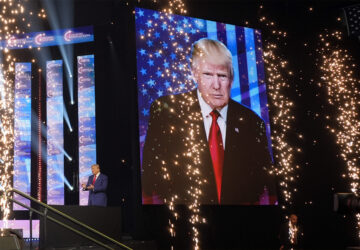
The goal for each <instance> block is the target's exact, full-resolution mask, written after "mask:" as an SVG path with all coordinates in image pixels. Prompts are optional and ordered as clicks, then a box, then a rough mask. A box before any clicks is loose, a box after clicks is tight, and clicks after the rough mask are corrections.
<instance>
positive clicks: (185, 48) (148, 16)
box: [135, 8, 271, 155]
mask: <svg viewBox="0 0 360 250" xmlns="http://www.w3.org/2000/svg"><path fill="white" fill-rule="evenodd" d="M135 18H136V48H137V52H136V54H137V77H138V78H137V80H138V109H139V110H138V112H139V135H140V153H141V155H142V150H143V146H144V141H145V137H146V131H147V123H148V120H149V115H150V106H151V103H152V102H153V101H154V100H156V99H157V98H159V97H161V96H165V95H172V94H178V93H183V92H188V91H190V90H192V89H194V88H196V84H195V83H193V82H192V83H191V84H186V83H188V82H189V77H190V75H189V73H188V71H184V68H185V67H189V66H190V65H189V62H190V59H189V56H190V53H188V52H189V48H191V45H192V44H193V43H194V42H195V41H197V40H199V39H201V38H205V37H208V38H211V39H215V40H219V41H221V42H223V43H224V44H225V45H226V46H227V47H228V49H229V50H230V52H231V54H232V58H233V66H234V83H233V86H232V89H231V98H232V99H234V100H235V101H237V102H240V103H241V104H243V105H245V106H247V107H249V108H251V109H252V110H253V111H255V112H256V113H257V114H258V115H259V116H260V117H261V118H262V119H263V120H264V121H265V123H266V128H267V136H268V141H269V148H270V152H271V147H270V145H271V143H270V122H269V112H268V108H267V95H266V85H265V75H264V63H263V59H262V44H261V33H260V31H259V30H254V29H251V28H245V27H240V26H235V25H231V24H224V23H219V22H214V21H208V20H203V19H198V18H192V17H186V16H180V15H170V14H165V13H162V12H158V11H154V10H148V9H142V8H136V14H135ZM184 72H187V73H186V74H184Z"/></svg>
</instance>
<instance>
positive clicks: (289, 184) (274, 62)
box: [260, 7, 301, 209]
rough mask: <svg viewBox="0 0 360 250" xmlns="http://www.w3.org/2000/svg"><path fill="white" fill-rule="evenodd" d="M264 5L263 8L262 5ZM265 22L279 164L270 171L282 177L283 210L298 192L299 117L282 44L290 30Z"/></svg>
mask: <svg viewBox="0 0 360 250" xmlns="http://www.w3.org/2000/svg"><path fill="white" fill-rule="evenodd" d="M260 8H262V7H260ZM260 22H261V23H262V24H263V25H264V28H263V29H267V30H269V29H270V31H271V36H270V37H268V38H266V39H264V62H265V69H266V72H267V86H268V90H269V91H268V93H269V96H270V98H271V102H270V103H271V105H272V106H271V107H270V109H272V112H271V113H272V136H271V140H272V147H273V149H274V160H275V166H274V167H273V169H272V170H270V174H275V175H277V176H279V177H280V183H279V184H280V187H281V194H282V195H283V199H284V204H282V208H283V209H287V208H288V206H290V205H292V203H293V201H292V198H293V197H292V196H293V193H294V192H296V186H295V184H296V179H297V178H298V177H297V169H299V166H298V165H295V163H294V152H295V151H301V150H300V149H295V148H294V146H292V145H291V144H290V143H289V142H288V139H289V138H290V137H291V136H292V135H291V133H292V132H293V131H292V127H291V125H292V123H293V121H294V119H295V117H294V115H293V114H292V110H293V106H294V103H293V102H292V101H291V100H290V98H289V97H288V96H287V95H286V91H288V90H289V88H290V84H289V77H290V76H291V75H292V72H291V71H290V70H289V69H288V68H287V65H288V62H287V61H286V60H285V59H284V58H283V56H282V55H281V53H280V51H279V50H280V49H279V46H281V45H280V44H282V45H284V40H285V38H286V36H287V34H286V32H284V31H280V30H277V29H276V25H275V23H274V22H272V21H268V20H266V18H265V17H261V18H260ZM300 137H301V136H300Z"/></svg>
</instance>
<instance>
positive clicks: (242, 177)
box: [142, 90, 275, 204]
mask: <svg viewBox="0 0 360 250" xmlns="http://www.w3.org/2000/svg"><path fill="white" fill-rule="evenodd" d="M226 126H227V128H226V141H225V155H224V165H223V177H222V187H221V201H220V203H221V204H258V202H259V199H260V196H261V195H262V194H263V193H264V189H267V191H268V192H269V194H270V195H275V188H274V186H275V183H274V182H273V181H272V178H270V176H269V175H268V173H267V171H266V169H267V168H269V167H270V165H271V158H270V154H269V151H268V144H267V137H266V133H265V124H264V122H263V120H262V119H261V118H260V117H259V116H257V115H256V114H255V113H254V112H253V111H252V110H250V109H248V108H246V107H244V106H243V105H241V104H239V103H237V102H235V101H233V100H230V101H229V106H228V114H227V122H226ZM191 130H193V131H194V133H192V134H191V133H190V132H191ZM194 151H198V152H199V155H198V156H199V160H200V162H199V163H198V164H197V163H196V159H195V158H194V156H195V155H196V154H194V153H193V152H194ZM188 153H192V154H191V155H189V154H188ZM189 166H191V167H192V168H194V167H195V168H196V167H197V168H198V169H199V171H200V175H199V176H200V177H199V178H200V179H198V180H200V181H201V182H202V184H201V191H202V194H201V195H200V199H199V202H200V203H201V204H217V203H218V199H217V193H216V184H215V177H214V172H213V166H212V161H211V156H210V150H209V147H208V142H207V138H206V132H205V128H204V122H203V118H202V115H201V110H200V105H199V101H198V98H197V92H196V90H194V91H191V92H188V93H184V94H179V95H171V96H165V97H161V98H159V99H158V100H156V101H154V102H153V104H152V105H151V111H150V120H149V125H148V131H147V135H146V140H145V144H144V151H143V162H142V169H143V173H142V185H143V192H144V195H145V196H151V195H154V194H155V195H159V196H160V199H163V198H169V197H171V195H174V194H176V195H177V196H178V200H177V203H179V204H181V203H185V204H186V203H190V202H191V200H192V198H191V197H190V196H189V193H188V190H189V189H190V187H191V186H193V187H195V186H196V185H195V183H194V179H195V178H197V176H192V178H191V179H190V178H189V177H191V175H192V173H191V172H189ZM164 176H167V179H164Z"/></svg>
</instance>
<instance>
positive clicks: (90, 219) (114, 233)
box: [40, 206, 122, 248]
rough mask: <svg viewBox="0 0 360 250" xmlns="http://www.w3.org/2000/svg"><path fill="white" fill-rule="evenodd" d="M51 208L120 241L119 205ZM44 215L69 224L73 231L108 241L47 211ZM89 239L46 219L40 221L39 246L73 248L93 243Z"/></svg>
mask: <svg viewBox="0 0 360 250" xmlns="http://www.w3.org/2000/svg"><path fill="white" fill-rule="evenodd" d="M52 207H54V208H55V209H57V210H59V211H61V212H63V213H65V214H67V215H69V216H71V217H73V218H74V219H76V220H78V221H80V222H82V223H84V224H86V225H88V226H90V227H92V228H94V229H95V230H97V231H99V232H101V233H103V234H105V235H107V236H109V237H111V238H113V239H115V240H118V241H120V240H121V228H122V227H121V224H122V216H121V207H96V206H52ZM48 216H51V217H53V218H55V219H56V220H59V221H60V222H62V223H64V224H67V225H70V226H71V227H73V228H75V229H76V230H78V231H80V232H82V233H85V234H88V235H89V236H91V237H93V238H95V239H97V240H99V241H101V242H104V243H108V244H110V242H108V241H107V240H105V239H103V238H102V237H100V236H98V235H96V234H94V233H92V232H91V231H89V230H87V229H85V228H83V227H81V226H79V225H77V224H75V223H73V222H71V221H70V220H68V219H65V218H63V217H61V216H59V215H57V214H54V213H53V212H51V211H50V210H48ZM94 244H95V243H93V242H92V241H90V240H88V239H86V238H84V237H82V236H80V235H78V234H76V233H74V232H72V231H70V230H69V229H67V228H64V227H62V226H60V225H58V224H56V223H55V222H52V221H50V220H49V219H44V218H41V220H40V247H41V248H51V247H54V248H57V247H74V246H89V245H94Z"/></svg>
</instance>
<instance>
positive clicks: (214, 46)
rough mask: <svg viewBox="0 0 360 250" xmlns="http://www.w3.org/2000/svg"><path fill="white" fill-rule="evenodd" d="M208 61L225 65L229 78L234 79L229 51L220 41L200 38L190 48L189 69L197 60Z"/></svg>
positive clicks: (192, 67) (193, 66)
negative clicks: (227, 68)
mask: <svg viewBox="0 0 360 250" xmlns="http://www.w3.org/2000/svg"><path fill="white" fill-rule="evenodd" d="M200 58H202V59H203V60H207V61H208V60H210V61H212V62H213V63H215V64H218V65H220V64H222V65H227V66H228V67H229V73H230V78H231V79H233V77H234V68H233V65H232V56H231V52H230V51H229V49H228V48H227V47H226V46H225V45H224V44H223V43H222V42H220V41H217V40H213V39H209V38H202V39H200V40H198V41H196V42H195V43H194V44H193V46H192V52H191V69H192V70H193V69H194V68H195V66H196V64H197V63H198V60H199V59H200Z"/></svg>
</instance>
